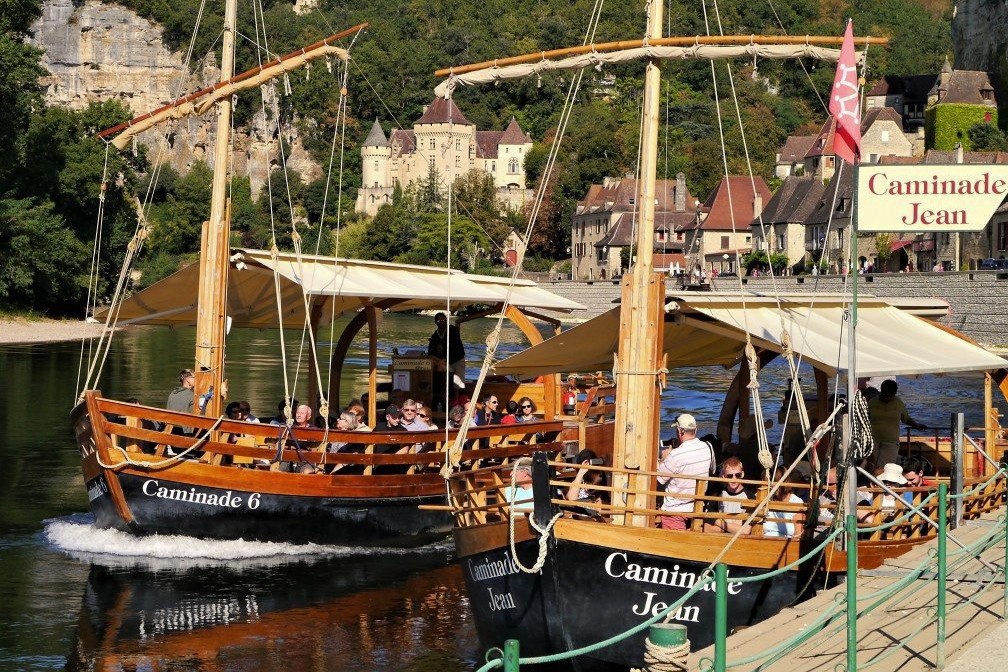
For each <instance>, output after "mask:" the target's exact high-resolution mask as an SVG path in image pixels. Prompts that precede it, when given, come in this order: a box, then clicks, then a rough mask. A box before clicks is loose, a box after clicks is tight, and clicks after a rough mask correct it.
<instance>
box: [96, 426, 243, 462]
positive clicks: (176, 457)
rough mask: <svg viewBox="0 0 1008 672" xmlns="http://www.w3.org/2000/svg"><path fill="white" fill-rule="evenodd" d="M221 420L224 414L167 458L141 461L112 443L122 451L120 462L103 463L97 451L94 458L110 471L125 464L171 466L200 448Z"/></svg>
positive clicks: (113, 445)
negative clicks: (179, 450) (179, 451)
mask: <svg viewBox="0 0 1008 672" xmlns="http://www.w3.org/2000/svg"><path fill="white" fill-rule="evenodd" d="M223 421H224V416H223V415H222V416H220V417H219V418H217V421H216V422H214V424H213V426H212V427H210V429H208V430H207V431H206V433H205V434H203V436H201V437H200V438H198V439H197V440H196V441H195V442H193V444H192V445H191V446H189V447H188V448H186V449H185V450H183V451H182V452H181V453H178V454H176V455H171V456H170V457H167V458H165V459H163V460H160V461H159V462H143V461H137V460H134V459H133V458H131V457H130V456H129V453H127V452H126V451H125V450H124V449H123V448H121V447H119V446H117V445H115V444H114V443H113V444H112V447H113V448H115V449H116V450H118V451H119V452H120V453H122V456H123V461H122V462H117V463H115V464H105V463H104V462H102V459H101V455H99V454H98V453H97V452H95V460H97V461H98V465H99V466H100V467H101V468H102V469H109V470H111V471H118V470H119V469H122V468H123V467H125V466H127V465H128V466H131V467H138V468H140V469H149V470H155V469H163V468H165V467H168V466H171V465H173V464H175V463H176V462H181V461H182V460H184V459H185V456H186V455H188V454H189V453H191V452H192V451H194V450H198V449H199V448H200V446H202V445H203V444H204V443H206V442H207V441H208V440H209V439H210V434H211V433H212V432H214V431H216V429H217V428H218V427H220V424H221V423H222V422H223Z"/></svg>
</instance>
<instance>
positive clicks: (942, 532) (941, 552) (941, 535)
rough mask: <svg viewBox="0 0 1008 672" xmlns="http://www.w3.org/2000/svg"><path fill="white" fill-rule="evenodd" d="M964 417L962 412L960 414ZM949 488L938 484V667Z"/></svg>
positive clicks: (941, 654)
mask: <svg viewBox="0 0 1008 672" xmlns="http://www.w3.org/2000/svg"><path fill="white" fill-rule="evenodd" d="M960 417H962V414H960ZM948 494H949V488H948V485H946V484H945V483H939V484H938V609H937V618H938V655H937V667H938V669H939V670H943V669H945V581H946V580H947V578H948V565H947V563H946V544H947V543H948V506H947V500H948Z"/></svg>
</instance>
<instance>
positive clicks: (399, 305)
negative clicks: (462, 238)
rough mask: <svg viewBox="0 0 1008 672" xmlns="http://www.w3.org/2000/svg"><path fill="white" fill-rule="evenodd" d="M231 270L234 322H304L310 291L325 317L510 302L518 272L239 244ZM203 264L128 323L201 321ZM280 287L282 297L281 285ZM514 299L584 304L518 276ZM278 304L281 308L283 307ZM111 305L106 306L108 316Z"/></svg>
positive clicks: (136, 302)
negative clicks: (385, 305)
mask: <svg viewBox="0 0 1008 672" xmlns="http://www.w3.org/2000/svg"><path fill="white" fill-rule="evenodd" d="M233 252H234V254H232V257H231V269H230V272H229V274H228V298H227V306H228V309H227V315H228V317H230V318H231V320H232V326H237V327H257V328H270V327H277V326H278V325H279V322H280V319H279V317H278V315H281V314H282V316H283V326H285V327H300V326H302V325H303V324H304V319H305V317H304V316H305V295H307V297H308V302H309V305H311V306H315V305H318V306H320V307H319V311H320V312H319V315H320V319H321V320H322V321H323V322H324V321H326V320H328V319H329V317H330V316H331V314H332V313H334V312H335V314H336V315H340V314H342V313H345V312H347V311H356V310H358V309H360V308H361V307H363V306H366V305H371V304H374V303H377V302H379V301H384V300H388V301H389V302H393V301H394V302H395V304H394V305H393V306H391V307H390V308H389V310H397V311H401V310H418V309H438V308H441V309H443V308H445V307H446V306H448V305H450V307H451V310H453V311H454V310H458V309H459V308H462V307H465V306H468V305H473V304H485V305H494V304H498V303H501V302H503V301H504V299H505V297H506V296H507V294H508V284H509V282H510V278H501V277H490V276H479V275H470V274H467V273H463V272H461V271H448V270H445V269H443V268H433V267H428V266H414V265H407V264H393V263H387V262H380V261H364V260H358V259H339V258H335V257H322V256H313V255H302V258H301V260H298V259H297V257H296V256H295V255H294V254H289V253H284V254H281V255H279V257H278V258H277V259H276V260H274V259H272V258H271V256H270V253H269V252H268V251H266V250H249V249H242V250H233ZM198 276H199V266H198V264H196V263H193V264H190V265H189V266H186V267H185V268H183V269H181V270H180V271H178V272H176V273H174V274H173V275H171V276H169V277H167V278H165V279H163V280H161V281H159V282H156V283H154V284H153V285H151V286H150V287H147V288H146V289H144V290H142V291H140V292H137V293H136V294H134V295H133V296H131V297H130V298H128V299H126V300H125V301H123V304H122V308H121V310H120V312H119V323H120V324H158V325H167V326H184V325H191V324H195V323H196V296H197V284H198V281H199V277H198ZM278 291H279V301H278V299H277V292H278ZM511 303H512V304H513V305H515V306H516V307H518V308H525V309H534V310H551V311H561V312H570V311H573V310H579V309H584V306H582V305H581V304H579V303H577V302H575V301H571V300H569V299H565V298H563V297H561V296H557V295H556V294H553V293H552V292H549V291H547V290H545V289H542V288H540V287H539V286H538V285H536V284H535V283H534V282H532V281H530V280H517V281H515V285H514V288H513V290H512V292H511ZM278 305H279V306H280V310H279V311H278ZM106 310H107V309H102V310H99V311H98V312H97V313H96V316H97V317H98V318H99V319H101V318H103V317H104V313H105V311H106Z"/></svg>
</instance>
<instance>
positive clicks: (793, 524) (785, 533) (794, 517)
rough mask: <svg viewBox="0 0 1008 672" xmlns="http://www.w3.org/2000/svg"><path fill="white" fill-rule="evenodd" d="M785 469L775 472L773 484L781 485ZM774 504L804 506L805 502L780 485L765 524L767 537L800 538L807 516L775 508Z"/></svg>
mask: <svg viewBox="0 0 1008 672" xmlns="http://www.w3.org/2000/svg"><path fill="white" fill-rule="evenodd" d="M784 471H785V470H784V468H783V467H777V469H776V470H774V477H773V483H780V482H781V481H782V480H783V478H784ZM773 502H784V503H787V504H796V505H802V504H804V503H805V501H804V500H803V499H802V498H801V497H799V496H798V495H796V494H795V493H794V492H793V491H792V489H791V487H790V486H785V485H779V486H778V487H777V490H776V491H775V492H774V493H773V496H772V497H771V503H770V504H769V505H768V506H767V513H766V517H767V520H766V522H764V523H763V536H765V537H800V536H801V534H802V530H803V528H804V525H803V523H804V521H805V514H804V513H802V512H801V511H793V510H784V509H780V508H775V507H774V505H773Z"/></svg>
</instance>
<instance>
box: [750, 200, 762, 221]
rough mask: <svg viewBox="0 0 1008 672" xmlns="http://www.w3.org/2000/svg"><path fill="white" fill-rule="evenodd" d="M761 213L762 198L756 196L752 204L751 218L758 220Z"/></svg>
mask: <svg viewBox="0 0 1008 672" xmlns="http://www.w3.org/2000/svg"><path fill="white" fill-rule="evenodd" d="M761 212H763V197H762V196H760V195H759V194H756V196H755V197H753V202H752V218H753V219H759V216H760V213H761Z"/></svg>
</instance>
